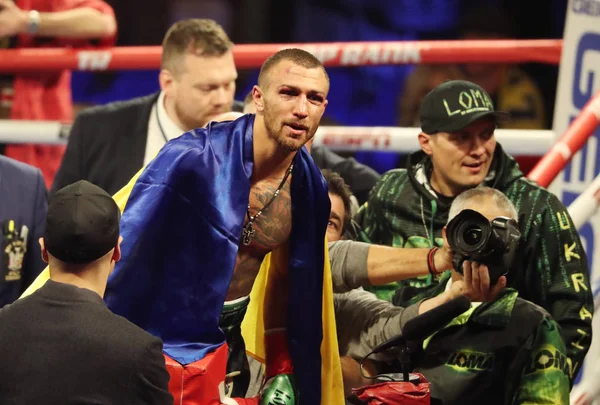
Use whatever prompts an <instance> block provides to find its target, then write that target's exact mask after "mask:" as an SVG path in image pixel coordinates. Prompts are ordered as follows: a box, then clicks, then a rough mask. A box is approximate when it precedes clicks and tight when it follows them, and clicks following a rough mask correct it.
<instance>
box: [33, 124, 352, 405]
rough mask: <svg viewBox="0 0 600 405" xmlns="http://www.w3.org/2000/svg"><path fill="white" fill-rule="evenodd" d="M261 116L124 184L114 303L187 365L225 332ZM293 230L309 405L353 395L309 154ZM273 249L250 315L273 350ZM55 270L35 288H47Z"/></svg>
mask: <svg viewBox="0 0 600 405" xmlns="http://www.w3.org/2000/svg"><path fill="white" fill-rule="evenodd" d="M253 123H254V116H253V115H246V116H243V117H241V118H239V119H237V120H236V121H232V122H224V123H217V124H215V123H213V124H210V125H209V126H208V128H206V129H204V128H203V129H196V130H194V131H191V132H188V133H186V134H184V135H182V136H181V137H179V138H177V139H175V140H173V141H171V142H169V143H168V144H167V145H165V147H163V148H162V150H161V151H160V152H159V154H158V156H157V157H156V158H155V159H154V160H153V161H152V162H150V164H149V165H148V166H147V167H145V168H144V169H143V170H141V171H140V173H138V174H137V175H136V176H135V177H134V178H133V179H132V180H131V181H130V183H129V184H128V185H127V186H126V187H124V188H123V189H122V190H121V191H119V192H118V193H117V194H116V195H115V196H114V198H115V200H116V201H117V203H118V204H119V206H120V207H121V209H122V210H123V217H122V219H121V235H122V236H123V243H122V245H121V249H122V259H121V261H119V262H118V263H117V266H116V267H115V271H114V272H113V274H111V276H110V278H109V282H108V286H107V291H106V295H105V301H106V303H107V305H108V307H109V308H110V309H111V310H112V311H113V312H115V313H117V314H119V315H122V316H124V317H126V318H127V319H129V320H130V321H132V322H134V323H135V324H137V325H138V326H140V327H142V328H143V329H145V330H147V331H148V332H150V333H152V334H153V335H155V336H158V337H160V338H161V339H162V340H163V342H164V350H165V353H166V354H167V355H169V356H170V357H172V358H173V359H175V360H177V361H179V362H180V363H182V364H189V363H192V362H194V361H197V360H199V359H201V358H203V357H204V356H205V355H206V354H207V353H209V352H211V351H213V350H214V349H215V348H216V347H218V346H220V345H222V344H223V343H224V341H225V338H224V335H223V333H222V331H221V330H220V329H219V327H218V319H219V315H220V312H221V309H222V305H223V302H224V300H225V296H226V293H227V289H228V286H229V281H230V280H231V277H232V273H233V268H234V265H235V257H236V255H237V249H238V246H239V242H240V235H241V232H242V225H243V222H244V217H245V215H246V207H247V204H248V197H249V192H250V176H251V175H252V168H253V148H252V135H253V134H252V128H253ZM291 195H292V203H293V204H292V235H291V236H290V241H289V260H288V263H287V267H288V271H289V279H290V292H289V303H288V308H287V314H288V316H287V319H288V325H287V329H288V336H289V347H290V354H291V357H292V361H293V364H294V370H295V377H296V382H297V385H298V389H299V391H300V403H301V404H302V405H309V404H310V405H314V404H316V403H321V404H323V405H325V404H327V405H329V404H334V405H335V404H340V405H341V404H343V403H344V398H343V387H342V377H341V368H340V362H339V354H338V350H337V336H336V331H335V321H334V317H333V294H332V288H331V274H330V268H329V260H328V258H327V246H326V245H325V243H324V235H325V229H326V226H327V221H328V217H329V207H330V203H329V197H328V194H327V186H326V184H325V181H324V179H323V178H322V176H321V173H320V171H319V169H318V168H317V167H316V166H315V164H314V162H313V161H312V159H311V158H310V156H309V154H308V152H307V151H306V150H305V149H302V150H301V151H300V152H299V153H298V154H297V155H296V157H295V160H294V173H293V176H292V184H291ZM270 269H271V263H270V257H269V256H267V257H266V258H265V261H264V263H263V266H262V268H261V271H260V274H259V279H258V280H257V282H256V283H255V288H254V290H253V291H252V297H251V304H250V307H249V308H248V312H247V314H246V321H245V323H244V337H245V339H246V342H247V343H246V344H247V347H248V351H249V352H251V353H253V354H254V355H255V356H256V357H257V358H264V340H263V336H264V328H263V325H262V311H263V299H262V298H263V297H264V289H265V286H266V279H267V273H268V271H270ZM47 279H48V271H47V270H46V271H44V272H43V273H42V275H40V277H38V279H37V280H36V281H35V282H34V283H33V284H32V286H31V287H30V288H29V289H28V290H27V291H26V292H25V295H27V294H29V293H30V292H31V291H34V290H35V289H37V288H39V287H40V286H41V285H43V283H44V282H45V281H46V280H47Z"/></svg>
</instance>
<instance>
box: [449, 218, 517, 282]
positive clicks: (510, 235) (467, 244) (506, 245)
mask: <svg viewBox="0 0 600 405" xmlns="http://www.w3.org/2000/svg"><path fill="white" fill-rule="evenodd" d="M446 238H447V239H448V245H449V246H450V249H451V250H452V251H453V252H454V260H453V262H452V264H453V267H454V269H455V270H456V271H457V272H459V273H460V274H463V269H462V266H463V262H464V261H465V260H472V261H475V262H478V263H482V264H485V265H486V266H487V267H488V270H489V273H490V283H491V284H496V282H497V281H498V279H499V278H500V277H501V276H503V275H506V273H508V270H509V269H510V267H511V266H512V262H513V260H514V257H515V253H516V250H517V246H518V245H519V241H520V239H521V232H520V231H519V228H518V225H517V222H516V221H515V220H514V219H511V218H507V217H496V218H494V219H493V220H492V221H491V222H490V221H488V219H487V218H486V217H484V216H483V215H481V214H480V213H479V212H477V211H474V210H470V209H466V210H462V211H461V212H460V213H459V214H458V215H457V216H456V217H454V218H453V219H452V220H451V221H450V222H449V223H448V226H447V227H446Z"/></svg>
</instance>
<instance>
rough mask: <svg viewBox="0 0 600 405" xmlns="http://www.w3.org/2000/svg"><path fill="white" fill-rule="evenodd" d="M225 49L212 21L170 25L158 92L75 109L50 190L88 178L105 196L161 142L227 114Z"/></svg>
mask: <svg viewBox="0 0 600 405" xmlns="http://www.w3.org/2000/svg"><path fill="white" fill-rule="evenodd" d="M232 47H233V44H232V43H231V41H230V40H229V37H228V36H227V34H226V33H225V31H224V30H223V28H222V27H221V26H220V25H219V24H217V23H216V22H214V21H212V20H207V19H188V20H183V21H180V22H177V23H175V24H174V25H173V26H172V27H171V28H170V29H169V31H168V32H167V33H166V35H165V38H164V40H163V44H162V48H163V54H162V61H161V71H160V74H159V83H160V88H161V91H160V92H159V93H156V94H152V95H149V96H146V97H140V98H135V99H132V100H128V101H119V102H114V103H110V104H107V105H104V106H98V107H92V108H90V109H87V110H85V111H83V112H81V113H80V114H79V115H78V116H77V118H76V119H75V122H74V123H73V126H72V128H71V133H70V135H69V143H68V145H67V150H66V152H65V155H64V157H63V161H62V163H61V166H60V168H59V170H58V173H57V174H56V177H55V179H54V183H53V185H52V187H51V190H50V193H51V194H52V193H54V192H55V191H56V190H59V189H60V188H62V187H64V186H66V185H68V184H71V183H73V182H75V181H77V180H88V181H90V182H92V183H94V184H96V185H97V186H100V187H101V188H103V189H104V190H106V191H107V192H108V193H109V194H111V195H112V194H114V193H116V192H117V191H118V190H120V189H121V188H122V187H123V186H124V185H126V184H127V182H128V181H129V180H130V179H131V178H132V177H133V176H134V175H135V174H136V173H137V172H138V170H140V169H141V168H142V167H143V166H144V165H145V164H147V163H148V162H149V161H150V160H152V159H153V158H154V156H155V155H156V153H157V152H158V151H159V150H160V148H161V147H162V146H163V145H164V144H165V143H166V142H168V141H170V140H171V139H173V138H177V137H178V136H180V135H181V134H183V133H184V132H187V131H189V130H192V129H195V128H200V127H203V126H204V125H206V124H207V123H208V122H209V121H210V120H211V119H212V118H213V117H215V116H217V115H219V114H221V113H223V112H227V111H230V110H231V109H232V104H233V102H234V100H233V97H234V93H235V81H236V79H237V70H236V67H235V63H234V60H233V52H232Z"/></svg>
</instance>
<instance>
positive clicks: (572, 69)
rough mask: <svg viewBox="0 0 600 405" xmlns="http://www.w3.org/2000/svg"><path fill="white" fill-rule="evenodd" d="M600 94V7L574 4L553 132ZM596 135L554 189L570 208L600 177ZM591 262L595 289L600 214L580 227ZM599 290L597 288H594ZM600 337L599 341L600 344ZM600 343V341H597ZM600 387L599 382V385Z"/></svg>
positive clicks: (599, 354)
mask: <svg viewBox="0 0 600 405" xmlns="http://www.w3.org/2000/svg"><path fill="white" fill-rule="evenodd" d="M598 90H600V2H599V1H597V0H594V1H591V0H585V1H584V0H570V1H569V7H568V10H567V20H566V24H565V35H564V43H563V51H562V56H561V62H560V71H559V78H558V89H557V95H556V105H555V110H554V123H553V130H554V133H555V134H556V135H557V136H560V135H561V134H562V133H564V132H565V130H566V129H567V127H568V126H569V124H570V123H571V121H572V120H573V119H574V118H575V117H576V116H577V115H578V114H579V111H580V110H581V109H582V108H583V106H584V105H585V103H587V101H588V100H589V99H590V98H591V97H592V95H593V94H594V93H595V92H597V91H598ZM599 139H600V130H596V132H595V133H594V136H593V137H592V138H590V140H589V141H588V143H587V144H586V146H585V147H584V148H583V149H582V150H581V151H580V152H578V153H577V154H576V155H575V156H574V157H573V159H572V161H571V163H569V165H568V166H567V167H566V168H565V170H563V172H562V173H561V174H560V175H559V176H558V178H557V179H556V180H555V181H554V183H553V184H552V185H551V187H550V189H551V190H552V191H553V192H554V193H556V195H557V196H558V197H559V198H560V199H561V200H562V201H563V203H564V204H565V205H566V206H569V205H570V204H571V203H572V202H573V201H574V200H575V199H576V198H577V196H578V195H579V194H581V193H582V192H583V191H584V190H585V189H586V188H587V187H588V186H589V185H590V184H591V183H592V181H593V180H594V178H595V177H596V175H598V173H600V153H599V150H598V141H599ZM579 234H580V235H581V238H582V242H583V244H584V247H585V250H586V252H587V255H588V260H589V262H590V272H591V279H592V288H594V285H595V281H596V280H599V279H600V247H599V248H596V247H595V242H596V241H600V215H598V214H595V215H594V216H593V217H592V218H591V220H590V221H588V222H586V223H585V224H583V225H582V226H581V228H579ZM594 289H595V288H594ZM599 335H600V331H598V330H595V331H594V339H593V340H594V342H593V344H592V348H591V349H590V351H589V352H588V355H587V357H586V361H585V364H584V372H583V376H582V378H583V379H588V378H592V375H591V374H592V373H591V370H592V367H591V366H592V365H593V364H594V363H596V362H598V361H600V350H599V347H598V346H599V345H600V336H599ZM597 338H598V339H597ZM596 340H599V341H596ZM596 383H597V381H596Z"/></svg>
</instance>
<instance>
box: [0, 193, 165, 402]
mask: <svg viewBox="0 0 600 405" xmlns="http://www.w3.org/2000/svg"><path fill="white" fill-rule="evenodd" d="M119 220H120V211H119V208H118V206H117V204H116V203H115V201H114V200H113V199H112V198H111V196H110V195H108V194H107V193H106V192H105V191H104V190H102V189H100V188H99V187H97V186H95V185H93V184H91V183H89V182H87V181H79V182H77V183H74V184H72V185H70V186H67V187H65V188H63V189H61V190H59V191H58V192H56V194H55V195H54V197H53V198H52V199H51V200H50V204H49V207H48V214H47V217H46V225H45V226H46V228H45V231H44V236H43V238H40V245H41V248H42V256H43V258H44V260H45V261H46V262H48V264H49V268H50V280H48V281H47V282H46V284H45V285H44V286H43V287H41V288H40V289H38V290H37V291H35V292H34V293H33V294H31V295H30V296H28V297H25V298H22V299H20V300H18V301H16V302H15V303H13V304H10V305H8V306H6V307H4V308H2V309H1V310H0V330H2V333H0V403H1V404H4V405H9V404H61V405H63V404H98V405H100V404H106V405H109V404H111V405H116V404H124V405H125V404H127V405H131V404H156V405H167V404H168V405H172V404H173V397H172V396H171V394H170V393H169V391H168V384H169V374H168V373H167V371H166V368H165V360H164V357H163V354H162V341H161V340H160V339H157V338H155V337H153V336H152V335H150V334H148V333H147V332H145V331H143V330H142V329H140V328H138V327H137V326H135V325H134V324H132V323H131V322H129V321H127V320H126V319H125V318H122V317H120V316H117V315H115V314H113V313H112V312H110V310H109V309H108V308H107V307H106V305H105V303H104V301H103V298H102V297H103V296H104V292H105V289H106V284H107V280H108V276H109V274H110V273H111V272H112V270H113V268H114V266H115V263H116V262H117V261H118V260H119V259H120V257H121V250H120V243H121V238H120V236H119Z"/></svg>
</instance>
